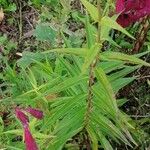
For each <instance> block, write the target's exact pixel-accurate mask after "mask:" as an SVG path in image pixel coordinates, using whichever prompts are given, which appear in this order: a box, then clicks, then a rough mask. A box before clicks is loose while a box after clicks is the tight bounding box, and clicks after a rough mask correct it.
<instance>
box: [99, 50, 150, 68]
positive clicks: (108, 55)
mask: <svg viewBox="0 0 150 150" xmlns="http://www.w3.org/2000/svg"><path fill="white" fill-rule="evenodd" d="M101 55H102V59H104V60H108V61H115V60H116V61H118V60H119V61H120V60H121V61H125V62H126V63H131V64H138V65H143V66H148V67H150V64H149V63H147V62H145V61H143V60H141V59H139V58H136V57H135V56H131V55H127V54H123V53H120V52H104V53H102V54H101Z"/></svg>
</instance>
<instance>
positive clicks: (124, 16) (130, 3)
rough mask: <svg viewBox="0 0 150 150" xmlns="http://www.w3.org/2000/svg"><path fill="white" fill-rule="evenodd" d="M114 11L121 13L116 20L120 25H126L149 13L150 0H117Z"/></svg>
mask: <svg viewBox="0 0 150 150" xmlns="http://www.w3.org/2000/svg"><path fill="white" fill-rule="evenodd" d="M116 13H121V14H120V16H119V17H118V19H117V22H118V23H119V24H120V25H121V26H122V27H128V26H129V25H130V24H132V23H134V22H136V21H138V20H139V19H140V18H142V17H145V16H146V15H150V0H142V1H141V0H117V1H116Z"/></svg>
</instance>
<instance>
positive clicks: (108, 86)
mask: <svg viewBox="0 0 150 150" xmlns="http://www.w3.org/2000/svg"><path fill="white" fill-rule="evenodd" d="M96 77H97V79H98V80H99V82H100V84H102V86H103V87H104V89H105V91H106V93H107V94H108V96H109V99H110V100H111V103H112V106H113V108H114V110H116V112H117V110H118V107H117V103H116V99H115V94H114V92H113V89H112V87H111V84H110V82H109V80H108V78H107V76H106V74H105V72H104V71H103V69H101V68H99V69H97V70H96Z"/></svg>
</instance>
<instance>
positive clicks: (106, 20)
mask: <svg viewBox="0 0 150 150" xmlns="http://www.w3.org/2000/svg"><path fill="white" fill-rule="evenodd" d="M101 25H102V26H105V27H106V26H107V27H108V28H112V29H116V30H118V31H121V32H122V33H124V34H126V35H127V36H129V37H130V38H132V39H134V37H133V36H132V35H130V34H129V33H128V32H127V31H126V30H125V29H124V28H123V27H121V26H120V25H119V24H118V23H117V22H116V21H115V20H114V19H113V18H110V17H107V16H105V17H103V18H102V19H101Z"/></svg>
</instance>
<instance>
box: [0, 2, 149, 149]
mask: <svg viewBox="0 0 150 150" xmlns="http://www.w3.org/2000/svg"><path fill="white" fill-rule="evenodd" d="M81 1H82V3H83V5H84V6H85V7H86V10H87V11H88V12H89V14H90V15H91V17H92V19H93V20H94V22H95V23H97V24H98V28H95V26H94V25H92V24H93V22H92V21H91V22H90V18H89V16H88V15H86V18H85V21H84V23H85V29H86V41H85V42H84V44H83V46H82V47H79V48H76V47H75V48H74V47H72V45H71V44H70V41H69V40H68V38H67V37H65V35H64V33H63V32H62V38H63V40H64V43H65V47H64V48H56V49H51V50H47V51H44V52H40V53H31V52H24V53H23V54H22V58H21V59H20V60H18V61H17V67H19V72H18V71H16V65H14V66H13V68H12V67H10V66H9V65H8V64H7V67H6V69H5V72H4V76H3V80H4V81H5V83H7V84H8V86H7V89H8V90H6V91H8V92H9V94H8V93H7V94H6V95H9V96H6V97H5V98H4V99H3V100H2V101H1V102H2V104H4V105H6V106H8V105H11V106H15V105H20V106H22V107H26V106H29V105H30V106H33V107H39V108H41V110H43V112H44V114H45V117H44V120H43V121H37V120H35V119H33V118H32V119H31V122H30V129H31V131H32V133H33V135H34V137H35V138H37V143H38V145H39V147H40V149H43V150H45V149H48V150H49V149H50V150H60V149H63V148H65V149H71V148H74V149H84V148H86V149H87V150H88V149H93V150H97V149H99V148H104V149H106V150H111V149H113V146H112V142H116V143H118V144H120V143H124V144H126V145H128V146H133V145H137V143H139V142H140V141H138V139H136V138H135V139H133V137H132V135H133V136H135V137H136V134H135V133H136V132H137V129H136V128H135V127H134V126H135V125H134V121H133V120H132V119H131V118H130V117H129V116H128V115H126V114H125V113H124V112H122V111H121V110H120V109H119V107H120V106H122V105H123V104H124V103H125V102H126V100H124V99H117V96H116V95H117V93H118V91H119V90H120V89H122V88H123V87H125V86H126V85H128V84H129V83H131V82H132V81H133V80H134V79H135V77H130V76H129V74H130V73H132V72H133V71H135V70H136V69H139V68H140V67H141V66H147V67H150V64H149V63H147V62H145V61H143V60H141V59H139V57H140V56H143V55H145V54H146V53H148V52H144V53H141V54H139V55H134V56H131V55H126V54H123V53H120V52H115V51H104V52H103V51H102V48H103V46H102V45H103V43H104V42H105V41H106V40H107V41H109V42H111V43H113V44H115V43H114V42H113V40H112V39H111V38H110V37H109V32H110V30H111V29H112V28H113V29H116V30H119V31H121V32H122V33H124V34H126V35H127V36H128V37H129V38H133V37H132V36H131V35H130V34H129V33H128V32H127V31H126V30H125V29H123V28H122V27H120V26H119V25H118V24H117V23H116V22H115V19H116V16H113V17H108V15H107V14H108V13H107V12H108V11H109V7H111V6H112V3H110V1H108V2H107V5H106V8H105V9H104V11H103V10H102V8H100V3H99V1H98V3H97V5H98V8H96V7H95V6H94V5H92V4H91V3H89V2H88V1H86V0H81ZM92 19H91V20H92ZM93 29H94V30H93ZM96 33H97V34H96ZM131 64H132V65H131ZM12 114H13V113H12ZM12 119H13V120H14V121H15V124H13V123H11V124H10V125H9V127H6V128H5V129H3V128H2V131H1V134H2V135H4V137H3V139H2V142H3V143H4V144H3V145H4V146H3V147H4V148H9V149H16V147H17V148H18V149H21V148H22V147H23V142H22V139H21V140H20V141H19V140H18V141H16V142H12V139H14V138H15V137H16V136H17V137H20V136H21V135H22V130H21V129H20V127H19V126H20V124H19V123H18V122H16V120H15V117H14V116H13V118H12ZM18 128H19V129H18ZM11 135H13V137H12V136H11ZM7 139H9V140H7ZM10 139H11V140H10ZM5 140H6V141H7V144H5V143H6V141H5Z"/></svg>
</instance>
